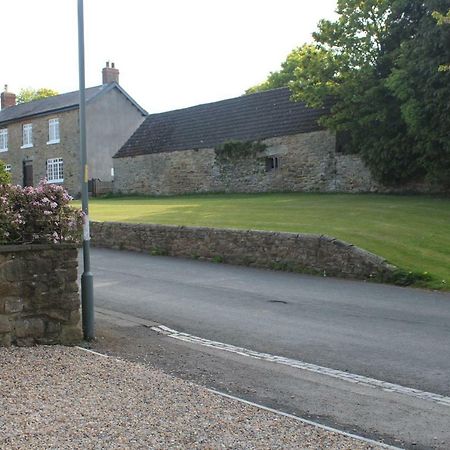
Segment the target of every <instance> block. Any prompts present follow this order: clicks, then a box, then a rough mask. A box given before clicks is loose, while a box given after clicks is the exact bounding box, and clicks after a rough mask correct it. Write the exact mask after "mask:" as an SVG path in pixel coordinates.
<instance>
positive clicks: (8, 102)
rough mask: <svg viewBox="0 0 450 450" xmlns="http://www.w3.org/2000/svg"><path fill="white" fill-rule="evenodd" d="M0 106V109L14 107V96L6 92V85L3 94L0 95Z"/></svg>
mask: <svg viewBox="0 0 450 450" xmlns="http://www.w3.org/2000/svg"><path fill="white" fill-rule="evenodd" d="M0 104H1V107H2V109H5V108H9V107H10V106H15V105H16V94H13V93H12V92H8V85H7V84H5V92H2V94H1V95H0Z"/></svg>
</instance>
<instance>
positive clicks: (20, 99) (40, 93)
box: [16, 88, 58, 103]
mask: <svg viewBox="0 0 450 450" xmlns="http://www.w3.org/2000/svg"><path fill="white" fill-rule="evenodd" d="M54 95H58V92H56V91H54V90H53V89H49V88H39V89H33V88H23V89H21V90H20V92H19V93H18V94H17V97H16V101H17V103H27V102H31V101H33V100H41V99H43V98H47V97H53V96H54Z"/></svg>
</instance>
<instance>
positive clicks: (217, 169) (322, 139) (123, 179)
mask: <svg viewBox="0 0 450 450" xmlns="http://www.w3.org/2000/svg"><path fill="white" fill-rule="evenodd" d="M263 142H264V143H265V144H266V145H267V148H266V150H264V151H263V152H261V154H259V155H257V156H256V157H255V156H251V157H240V158H237V159H235V158H234V159H231V160H223V159H221V158H220V157H217V155H216V152H215V150H214V149H211V148H209V149H200V150H185V151H174V152H166V153H156V154H150V155H140V156H135V157H127V158H115V159H114V167H115V182H114V189H115V191H116V192H121V193H139V194H151V195H176V194H185V193H191V192H270V191H343V192H362V191H371V190H374V189H375V188H376V184H375V183H374V181H373V180H372V179H371V177H370V174H369V172H368V170H366V169H365V168H364V166H363V165H362V162H361V161H360V159H359V158H358V157H355V156H354V155H340V154H336V151H335V147H336V140H335V136H334V134H332V133H330V132H328V131H316V132H312V133H303V134H296V135H291V136H282V137H275V138H270V139H266V140H264V141H263ZM269 156H278V157H279V161H280V167H279V168H278V169H276V170H272V171H267V170H266V158H267V157H269Z"/></svg>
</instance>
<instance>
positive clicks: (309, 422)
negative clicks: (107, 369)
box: [75, 325, 402, 450]
mask: <svg viewBox="0 0 450 450" xmlns="http://www.w3.org/2000/svg"><path fill="white" fill-rule="evenodd" d="M160 327H164V325H160ZM154 328H158V327H154ZM164 328H165V329H167V330H170V328H167V327H164ZM155 331H158V330H155ZM164 334H166V333H164ZM75 348H77V349H78V350H83V351H85V352H87V353H92V354H93V355H96V356H101V357H103V358H111V356H109V355H105V354H104V353H99V352H96V351H94V350H91V349H89V348H84V347H80V346H78V345H77V346H75ZM113 359H115V360H117V361H120V362H123V361H124V360H123V359H119V358H114V357H113ZM197 386H200V387H201V388H203V389H206V390H207V391H208V392H211V393H212V394H215V395H220V396H221V397H226V398H229V399H230V400H234V401H237V402H240V403H245V404H246V405H250V406H253V407H255V408H259V409H262V410H265V411H268V412H271V413H273V414H277V415H279V416H284V417H288V418H290V419H294V420H297V421H298V422H302V423H305V424H307V425H311V426H313V427H315V428H320V429H321V430H325V431H331V432H333V433H337V434H340V435H342V436H347V437H350V438H352V439H356V440H358V441H362V442H367V443H368V444H371V445H375V446H377V447H381V448H385V449H389V450H402V448H401V447H394V446H392V445H388V444H384V443H383V442H379V441H374V440H373V439H368V438H365V437H364V436H359V435H358V434H353V433H347V432H346V431H342V430H338V429H337V428H332V427H328V426H326V425H322V424H321V423H318V422H313V421H312V420H308V419H304V418H302V417H298V416H294V415H293V414H289V413H285V412H283V411H280V410H278V409H274V408H269V407H268V406H264V405H260V404H258V403H254V402H250V401H248V400H245V399H243V398H240V397H235V396H234V395H230V394H225V393H224V392H220V391H216V390H215V389H210V388H207V387H205V386H201V385H197Z"/></svg>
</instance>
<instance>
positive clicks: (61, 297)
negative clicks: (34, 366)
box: [0, 244, 81, 346]
mask: <svg viewBox="0 0 450 450" xmlns="http://www.w3.org/2000/svg"><path fill="white" fill-rule="evenodd" d="M77 256H78V251H77V249H76V247H75V246H72V245H68V244H59V245H4V246H0V346H5V345H6V346H8V345H11V344H16V345H33V344H59V343H60V344H73V343H76V342H79V341H80V339H81V329H80V312H79V310H80V296H79V292H78V284H77V266H78V259H77Z"/></svg>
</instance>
